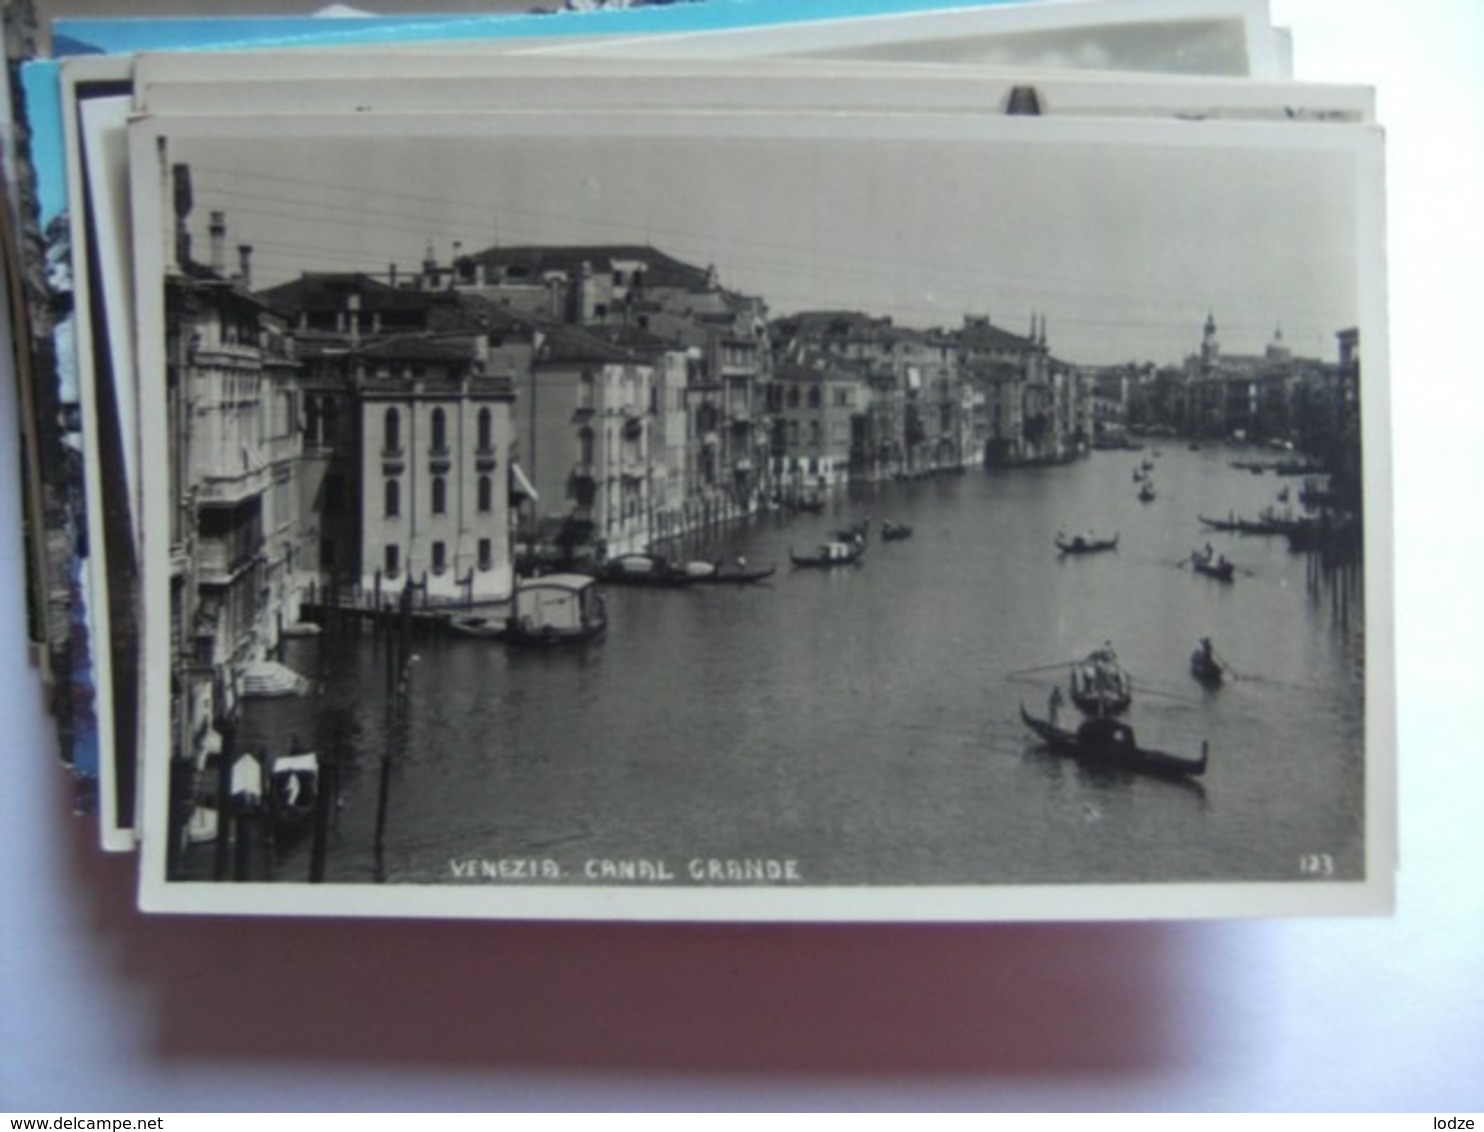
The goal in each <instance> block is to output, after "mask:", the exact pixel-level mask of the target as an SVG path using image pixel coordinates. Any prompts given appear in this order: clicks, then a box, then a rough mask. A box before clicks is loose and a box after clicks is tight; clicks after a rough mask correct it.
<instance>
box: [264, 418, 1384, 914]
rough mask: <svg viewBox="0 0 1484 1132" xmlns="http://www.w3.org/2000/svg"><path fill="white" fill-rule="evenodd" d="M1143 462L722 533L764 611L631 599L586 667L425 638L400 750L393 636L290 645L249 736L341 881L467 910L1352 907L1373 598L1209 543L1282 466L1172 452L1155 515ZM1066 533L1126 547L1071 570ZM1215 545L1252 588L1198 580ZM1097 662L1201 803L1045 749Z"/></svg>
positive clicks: (1342, 580) (1277, 547)
mask: <svg viewBox="0 0 1484 1132" xmlns="http://www.w3.org/2000/svg"><path fill="white" fill-rule="evenodd" d="M1150 454H1151V453H1150V452H1149V451H1148V450H1146V452H1144V453H1133V452H1095V453H1093V454H1092V455H1091V456H1090V457H1088V458H1087V459H1085V460H1081V461H1078V462H1076V463H1074V464H1070V465H1064V466H1056V467H1045V468H1032V469H1014V470H1002V471H986V470H983V469H973V470H970V471H968V472H966V473H965V474H963V475H956V476H948V477H941V478H936V479H923V480H915V481H909V482H893V483H886V484H882V485H877V486H874V487H869V488H863V489H854V490H853V494H851V495H849V496H845V495H842V496H840V497H839V498H838V499H836V500H835V501H834V502H833V503H832V505H831V510H830V511H829V512H827V513H826V514H822V515H798V516H794V517H792V518H790V519H788V520H786V521H785V520H783V519H781V518H778V517H774V516H764V517H760V518H758V519H756V520H754V521H751V522H749V523H746V524H739V525H735V526H732V527H730V528H727V529H725V530H724V531H721V532H718V533H717V534H716V536H715V537H714V538H710V539H705V540H698V544H697V546H696V547H695V548H694V549H695V550H696V551H697V552H698V553H704V554H705V556H706V557H721V556H724V557H726V558H727V559H728V560H731V559H732V558H734V557H735V556H737V555H745V556H746V558H747V560H748V562H749V564H750V565H753V566H758V565H765V564H768V563H777V564H778V567H779V569H778V573H777V574H776V575H775V577H774V578H773V579H772V581H771V582H770V583H768V584H765V585H761V586H756V587H736V588H734V587H725V586H722V587H702V588H694V589H689V590H680V591H665V590H646V589H622V588H613V587H610V588H609V589H608V590H607V593H606V601H607V608H608V612H609V619H610V627H609V632H608V635H607V638H606V639H605V640H604V641H602V642H601V643H599V644H596V645H592V646H588V647H586V648H582V649H579V650H575V651H572V652H553V653H534V652H525V651H521V650H518V649H513V648H508V647H506V646H504V645H501V644H496V643H490V642H485V641H478V640H468V639H461V638H449V637H444V638H438V639H433V638H420V639H419V640H418V641H417V643H416V645H415V648H416V651H417V655H418V660H417V662H416V663H415V664H414V665H413V667H412V669H411V673H412V675H411V680H410V695H409V708H408V715H407V720H406V724H405V726H402V727H390V728H389V727H388V725H387V720H388V716H387V704H386V695H385V687H386V680H385V674H386V661H385V654H384V652H383V649H384V647H385V645H384V642H383V640H382V639H381V638H378V637H376V636H374V635H371V634H369V633H368V634H366V635H364V636H360V637H355V636H352V637H348V638H343V639H340V640H331V639H329V638H320V639H318V640H307V641H306V640H300V641H294V642H291V643H290V648H289V653H288V656H287V657H286V660H287V661H288V662H289V663H290V664H292V665H293V666H294V667H295V668H297V669H298V670H299V671H301V672H303V673H305V674H307V675H311V676H319V677H320V678H321V684H320V688H319V691H318V692H317V693H316V694H314V695H311V696H308V697H305V698H303V699H299V700H294V701H287V702H286V701H271V702H262V701H259V702H254V703H252V704H250V705H249V708H248V710H247V712H246V718H245V720H244V722H243V726H242V729H241V736H240V739H241V742H243V743H244V744H247V745H250V746H256V747H259V748H266V749H270V750H287V749H288V747H289V744H290V742H291V741H292V740H293V739H296V738H297V739H298V740H299V741H300V742H301V743H303V744H304V745H306V746H311V745H312V746H316V747H318V748H319V749H320V750H321V751H322V752H324V753H325V754H326V755H327V756H328V755H333V756H335V757H336V758H337V759H338V760H339V765H340V768H341V774H340V805H339V808H338V810H337V811H336V817H335V823H334V828H333V830H332V831H331V835H330V838H329V852H328V863H327V869H326V879H327V880H329V881H332V882H340V883H357V882H375V881H384V882H387V883H399V882H400V883H457V882H458V880H459V876H458V873H457V868H458V865H457V864H456V863H457V862H466V861H478V862H489V861H505V862H513V861H523V862H525V861H530V862H540V863H542V865H541V866H540V867H544V868H546V869H547V870H555V871H556V872H557V873H558V874H559V876H558V878H557V879H558V880H559V881H561V882H567V881H570V882H572V883H592V875H593V874H592V873H591V870H592V869H594V868H608V867H609V865H608V864H594V862H598V863H603V862H608V863H619V862H634V861H639V860H643V861H649V862H660V863H662V864H661V866H660V867H664V868H667V869H668V870H670V871H671V872H672V873H673V874H675V883H679V884H683V883H687V882H689V881H690V880H691V877H690V875H689V874H688V872H687V864H686V863H687V862H690V861H694V860H704V861H712V860H714V861H730V860H739V859H745V860H756V859H769V860H789V861H793V862H796V864H795V866H794V867H795V868H796V869H797V874H798V876H799V879H801V880H802V881H804V882H805V883H810V884H821V885H857V884H904V885H911V884H923V883H934V884H1010V883H1061V882H1109V883H1111V882H1152V881H1204V880H1214V879H1222V880H1249V881H1266V880H1288V879H1297V878H1298V877H1299V876H1300V862H1301V860H1302V859H1303V858H1304V857H1305V856H1306V855H1313V854H1324V855H1326V856H1327V860H1328V862H1329V863H1330V865H1331V866H1332V868H1333V875H1334V876H1335V877H1337V878H1348V879H1358V878H1360V877H1362V876H1363V874H1364V853H1363V838H1364V819H1365V815H1364V804H1363V795H1364V753H1363V742H1364V736H1363V715H1364V711H1363V707H1364V669H1363V654H1364V629H1363V618H1362V604H1363V603H1362V594H1361V584H1360V576H1359V570H1358V569H1357V568H1353V567H1352V568H1349V569H1347V570H1341V571H1339V572H1334V571H1321V570H1319V569H1318V568H1317V566H1318V564H1317V561H1316V560H1314V559H1311V558H1310V557H1309V556H1306V555H1302V554H1294V553H1291V552H1290V551H1289V550H1288V548H1287V545H1286V541H1285V540H1283V539H1281V538H1265V537H1242V536H1236V535H1227V534H1221V533H1218V532H1213V531H1207V530H1205V529H1204V528H1203V527H1202V525H1201V524H1200V522H1199V520H1198V516H1199V515H1202V514H1204V515H1208V516H1226V515H1227V514H1228V513H1231V512H1235V513H1237V514H1243V515H1249V516H1252V515H1255V514H1256V513H1257V512H1258V511H1259V510H1260V509H1261V508H1262V507H1265V506H1270V505H1275V504H1276V499H1277V494H1278V492H1279V490H1280V489H1281V488H1282V487H1284V486H1288V487H1289V488H1290V489H1291V491H1292V493H1293V495H1294V497H1295V498H1296V497H1297V493H1298V490H1299V486H1300V485H1299V482H1298V481H1296V480H1290V479H1279V478H1277V477H1275V476H1274V475H1272V474H1270V473H1269V474H1264V475H1254V474H1251V473H1250V472H1247V471H1242V470H1237V469H1234V468H1232V467H1231V466H1230V461H1232V460H1234V459H1251V458H1253V457H1254V456H1266V457H1267V458H1271V456H1272V454H1271V453H1266V454H1263V453H1257V452H1255V451H1254V450H1250V449H1242V448H1236V447H1219V446H1217V447H1211V446H1207V447H1204V448H1201V449H1200V450H1191V449H1188V448H1187V447H1186V446H1185V444H1184V443H1183V442H1178V441H1173V440H1172V441H1169V442H1168V443H1167V444H1166V445H1165V446H1164V447H1163V449H1162V451H1161V452H1160V454H1159V455H1158V456H1157V458H1155V466H1154V469H1153V472H1152V479H1153V481H1154V483H1155V485H1156V487H1157V489H1158V496H1157V498H1156V499H1155V500H1154V501H1153V502H1151V503H1141V502H1140V501H1139V500H1138V498H1137V486H1138V485H1137V484H1136V483H1134V482H1133V477H1132V472H1133V469H1134V468H1135V467H1136V466H1137V465H1138V462H1139V460H1140V458H1141V457H1142V456H1145V455H1150ZM1279 506H1281V505H1279ZM867 514H869V515H870V516H871V518H872V519H873V520H874V524H873V526H875V525H879V522H880V521H881V520H883V519H893V520H896V521H899V522H905V523H908V524H911V525H912V526H913V528H914V534H913V536H912V537H911V538H909V539H907V540H904V541H900V542H891V543H882V542H880V541H879V540H878V539H876V538H875V537H874V531H873V537H872V540H871V544H870V547H869V550H868V551H867V553H866V556H865V559H864V561H863V563H862V564H861V565H859V566H857V567H853V568H846V569H840V570H834V571H824V570H807V569H791V568H790V566H789V561H788V552H789V548H790V547H793V548H794V549H796V550H799V551H800V552H803V551H805V550H809V549H812V548H813V547H814V545H815V544H816V543H817V542H818V541H819V540H820V539H821V538H823V537H825V536H826V535H827V533H828V532H829V531H830V530H831V529H832V528H834V527H838V526H842V525H844V524H846V523H847V522H849V521H851V520H854V519H857V518H860V517H864V516H865V515H867ZM1059 529H1064V530H1066V531H1067V532H1069V533H1070V532H1078V531H1085V530H1088V529H1095V530H1096V531H1098V532H1099V533H1101V534H1105V535H1111V534H1113V533H1117V534H1118V536H1119V544H1118V548H1117V550H1116V551H1115V552H1111V553H1102V554H1094V555H1087V556H1082V557H1062V556H1060V555H1058V553H1057V551H1056V549H1055V547H1054V545H1053V540H1054V538H1055V536H1056V534H1057V531H1058V530H1059ZM1208 542H1209V543H1210V544H1211V545H1212V546H1213V547H1214V548H1215V549H1216V550H1217V552H1218V553H1222V554H1225V555H1226V556H1227V557H1228V558H1230V559H1231V560H1232V561H1233V562H1235V563H1236V566H1237V575H1236V578H1235V581H1234V582H1233V583H1231V584H1222V583H1221V582H1219V581H1215V580H1213V579H1210V578H1207V577H1204V576H1201V575H1198V574H1195V573H1193V572H1192V571H1191V570H1190V569H1189V568H1188V565H1187V564H1186V563H1187V562H1188V559H1189V556H1190V554H1191V552H1192V550H1194V549H1196V548H1198V547H1203V546H1204V545H1205V544H1206V543H1208ZM1203 636H1209V637H1211V638H1212V640H1213V642H1214V644H1215V647H1216V651H1217V653H1218V654H1219V655H1220V656H1221V657H1222V658H1223V659H1224V660H1226V661H1227V662H1228V663H1229V665H1230V666H1231V667H1232V669H1233V670H1234V672H1235V674H1236V678H1235V679H1231V680H1229V681H1228V682H1227V683H1226V684H1225V685H1224V686H1222V687H1221V688H1219V689H1216V690H1214V691H1206V690H1203V689H1202V688H1201V687H1200V685H1198V684H1197V683H1196V682H1195V680H1194V679H1193V678H1192V677H1191V676H1190V674H1189V668H1188V663H1189V656H1190V653H1191V650H1192V648H1193V647H1194V644H1195V642H1196V641H1197V639H1199V638H1200V637H1203ZM1105 641H1106V642H1110V643H1111V644H1112V645H1113V647H1114V648H1115V649H1116V650H1117V652H1118V654H1119V657H1120V659H1121V660H1122V662H1123V663H1124V666H1125V667H1126V668H1127V669H1128V670H1129V672H1130V673H1131V674H1132V676H1133V680H1134V687H1135V698H1134V703H1133V706H1132V709H1131V710H1130V712H1129V714H1128V717H1127V718H1128V720H1129V722H1130V723H1131V724H1132V725H1133V727H1134V728H1135V730H1136V732H1137V735H1138V738H1139V740H1140V742H1141V744H1142V745H1144V746H1152V747H1157V748H1159V749H1162V750H1166V751H1170V752H1172V753H1177V754H1186V755H1190V756H1195V755H1198V754H1199V751H1200V746H1201V743H1202V741H1206V742H1208V743H1209V746H1210V767H1209V770H1208V772H1207V774H1206V775H1205V776H1204V778H1202V779H1201V780H1199V782H1189V783H1184V782H1171V781H1164V780H1158V779H1150V778H1142V777H1135V776H1131V775H1125V774H1114V773H1107V772H1094V771H1089V770H1086V769H1083V768H1079V767H1078V766H1077V765H1076V764H1075V763H1073V762H1070V761H1068V760H1065V759H1062V758H1059V757H1057V756H1056V755H1053V754H1051V753H1048V752H1046V751H1045V750H1043V749H1041V748H1040V747H1038V746H1037V744H1036V743H1035V742H1034V741H1033V740H1032V739H1031V737H1030V736H1029V735H1028V733H1027V732H1026V729H1025V727H1024V725H1023V724H1022V722H1021V721H1020V719H1019V715H1018V706H1019V704H1020V703H1022V702H1024V703H1025V704H1026V706H1027V707H1028V708H1029V709H1030V710H1031V711H1032V712H1034V713H1036V714H1041V715H1044V714H1045V711H1046V705H1047V699H1048V695H1049V693H1050V690H1051V688H1052V687H1053V686H1055V685H1057V684H1064V683H1065V680H1066V674H1067V665H1068V664H1069V663H1070V662H1071V661H1072V660H1073V659H1075V658H1078V657H1081V656H1084V655H1086V654H1087V653H1088V652H1089V651H1090V650H1092V649H1093V648H1096V647H1098V646H1100V645H1102V644H1103V643H1104V642H1105ZM1063 711H1064V713H1065V717H1070V716H1071V715H1072V714H1073V713H1072V710H1071V708H1070V705H1068V706H1067V707H1065V708H1064V709H1063ZM1065 717H1064V718H1065ZM383 760H388V763H389V765H388V768H387V772H386V774H385V775H383V773H382V764H383ZM383 782H384V783H385V797H384V799H383V798H382V788H383ZM381 802H384V810H380V811H379V803H381ZM379 812H380V813H382V814H383V815H384V816H383V818H382V820H383V822H384V826H383V829H384V834H383V848H382V851H381V852H380V853H378V852H377V851H376V850H375V842H376V830H377V826H378V814H379ZM309 840H310V839H309V838H308V837H307V836H306V837H303V838H301V839H299V840H289V841H288V842H286V843H283V844H280V845H279V846H278V847H277V849H276V854H277V856H276V861H275V864H274V866H273V868H272V874H273V876H274V878H275V879H280V880H290V881H300V880H304V879H306V876H307V869H308V861H309V856H310V849H309V845H308V842H309ZM522 867H524V866H512V868H515V869H520V868H522ZM512 879H513V881H514V882H516V883H518V882H519V881H518V879H516V878H512ZM550 879H551V878H550V877H548V880H550Z"/></svg>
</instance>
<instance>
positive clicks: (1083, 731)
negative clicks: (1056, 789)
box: [1020, 704, 1210, 778]
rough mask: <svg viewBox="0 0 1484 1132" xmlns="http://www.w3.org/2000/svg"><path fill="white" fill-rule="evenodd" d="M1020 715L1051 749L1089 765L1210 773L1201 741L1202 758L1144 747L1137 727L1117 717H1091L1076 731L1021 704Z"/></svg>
mask: <svg viewBox="0 0 1484 1132" xmlns="http://www.w3.org/2000/svg"><path fill="white" fill-rule="evenodd" d="M1020 718H1021V720H1022V721H1023V722H1024V723H1025V725H1026V726H1027V727H1028V728H1030V730H1031V731H1032V733H1033V734H1035V736H1036V737H1037V738H1038V739H1040V740H1041V741H1042V742H1043V743H1044V744H1045V745H1046V746H1047V748H1048V749H1050V750H1052V751H1055V752H1056V753H1057V754H1062V755H1070V756H1072V757H1073V758H1075V759H1076V760H1077V761H1078V762H1080V763H1084V764H1087V765H1089V766H1099V767H1114V768H1117V769H1120V770H1131V771H1135V772H1137V773H1139V774H1151V775H1157V776H1159V777H1165V778H1188V777H1198V776H1199V775H1202V774H1205V773H1206V765H1207V762H1208V759H1209V754H1210V752H1209V748H1208V746H1207V744H1206V742H1205V741H1204V740H1202V742H1201V756H1200V758H1198V759H1195V758H1190V757H1188V756H1185V755H1172V754H1168V753H1166V752H1164V751H1156V750H1151V749H1149V748H1146V747H1141V746H1139V744H1138V740H1137V739H1136V738H1135V737H1134V729H1133V728H1132V727H1130V726H1129V725H1128V724H1127V723H1123V722H1121V721H1119V720H1116V719H1087V720H1083V721H1082V723H1081V724H1079V725H1078V727H1077V729H1076V730H1075V731H1069V730H1067V729H1066V728H1064V727H1058V726H1056V725H1055V724H1053V723H1052V722H1051V721H1050V720H1046V719H1037V718H1036V717H1035V716H1033V715H1031V714H1030V712H1028V711H1026V710H1025V705H1024V704H1021V705H1020Z"/></svg>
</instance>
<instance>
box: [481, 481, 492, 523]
mask: <svg viewBox="0 0 1484 1132" xmlns="http://www.w3.org/2000/svg"><path fill="white" fill-rule="evenodd" d="M494 509H495V490H494V481H493V480H491V479H490V478H489V476H480V477H479V513H480V514H481V515H488V514H489V513H490V512H491V511H493V510H494Z"/></svg>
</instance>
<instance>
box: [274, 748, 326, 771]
mask: <svg viewBox="0 0 1484 1132" xmlns="http://www.w3.org/2000/svg"><path fill="white" fill-rule="evenodd" d="M318 771H319V756H318V755H317V754H315V753H314V752H313V751H305V752H304V753H303V754H298V755H280V756H279V757H278V758H276V759H274V760H273V773H274V774H295V773H306V772H307V773H309V774H314V773H317V772H318Z"/></svg>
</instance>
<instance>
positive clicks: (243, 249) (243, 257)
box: [237, 244, 252, 291]
mask: <svg viewBox="0 0 1484 1132" xmlns="http://www.w3.org/2000/svg"><path fill="white" fill-rule="evenodd" d="M237 271H238V278H239V280H240V281H241V283H242V289H243V290H244V291H251V290H252V245H251V244H238V245H237Z"/></svg>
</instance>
